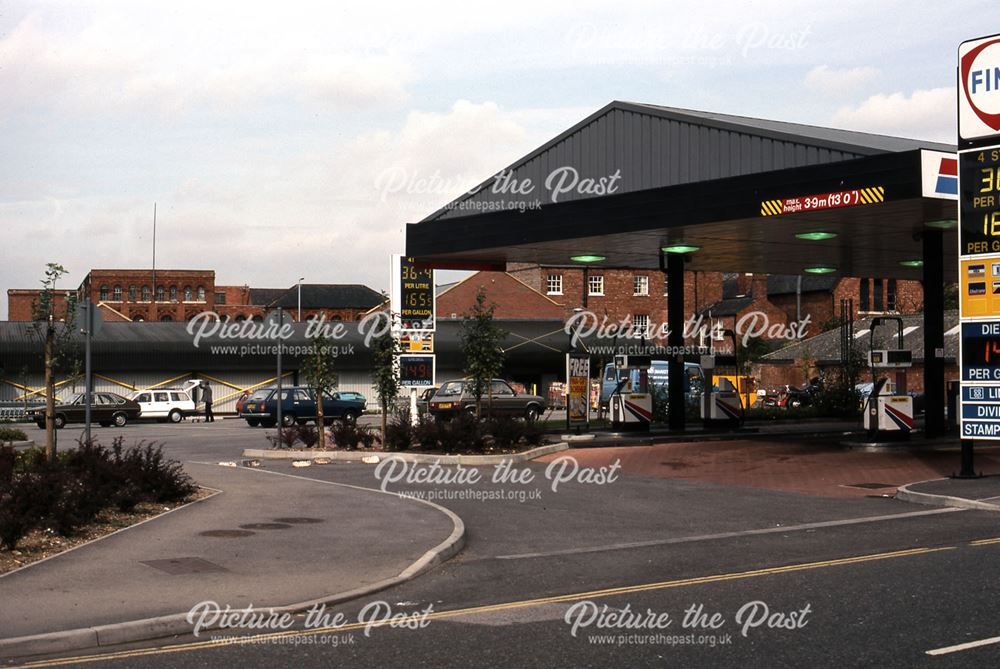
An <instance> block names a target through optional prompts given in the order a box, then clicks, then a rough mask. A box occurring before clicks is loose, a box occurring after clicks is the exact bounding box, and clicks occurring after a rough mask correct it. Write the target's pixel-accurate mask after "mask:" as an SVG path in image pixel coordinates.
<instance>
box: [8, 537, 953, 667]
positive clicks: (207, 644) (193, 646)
mask: <svg viewBox="0 0 1000 669" xmlns="http://www.w3.org/2000/svg"><path fill="white" fill-rule="evenodd" d="M955 548H957V546H944V547H940V548H911V549H908V550H901V551H892V552H889V553H875V554H871V555H858V556H854V557H847V558H838V559H835V560H823V561H820V562H805V563H801V564H792V565H786V566H784V567H769V568H765V569H754V570H751V571H741V572H732V573H727V574H715V575H711V576H696V577H693V578H682V579H676V580H672V581H660V582H658V583H645V584H642V585H632V586H625V587H619V588H605V589H603V590H591V591H588V592H577V593H572V594H566V595H554V596H551V597H540V598H537V599H526V600H521V601H516V602H504V603H501V604H486V605H483V606H473V607H468V608H464V609H455V610H452V611H439V612H437V613H431V614H429V615H428V616H427V619H428V620H440V619H444V618H455V617H459V616H465V615H470V614H476V613H490V612H493V611H505V610H510V609H519V608H525V607H529V606H539V605H542V604H557V603H563V602H572V601H578V600H584V599H594V598H600V597H611V596H616V595H623V594H629V593H635V592H649V591H653V590H665V589H668V588H680V587H686V586H691V585H702V584H705V583H718V582H720V581H736V580H741V579H746V578H756V577H758V576H771V575H774V574H787V573H792V572H796V571H807V570H811V569H822V568H825V567H839V566H844V565H851V564H860V563H863V562H873V561H876V560H890V559H894V558H900V557H909V556H913V555H927V554H930V553H938V552H941V551H949V550H955ZM366 626H367V623H351V624H348V625H344V626H341V627H322V628H316V629H309V630H289V631H286V632H274V633H270V634H256V635H252V636H248V637H246V638H245V640H243V639H236V640H227V641H226V642H224V643H220V642H215V641H196V642H193V643H185V644H177V645H173V646H160V647H157V648H145V649H140V650H128V651H119V652H113V653H102V654H99V655H82V656H79V657H70V658H61V659H55V660H41V661H38V662H30V663H28V664H23V665H19V666H21V667H57V666H62V665H66V664H74V663H87V662H100V661H104V660H121V659H127V658H132V657H144V656H149V655H165V654H168V653H182V652H188V651H195V650H205V649H208V648H225V647H228V646H240V645H247V644H250V643H253V644H255V645H256V644H260V643H261V642H262V641H264V640H268V639H281V638H291V637H305V636H314V635H317V634H330V633H338V632H349V631H351V630H356V629H361V628H364V627H366ZM381 626H382V625H375V626H374V627H381ZM212 632H213V633H215V634H224V633H225V632H226V630H212Z"/></svg>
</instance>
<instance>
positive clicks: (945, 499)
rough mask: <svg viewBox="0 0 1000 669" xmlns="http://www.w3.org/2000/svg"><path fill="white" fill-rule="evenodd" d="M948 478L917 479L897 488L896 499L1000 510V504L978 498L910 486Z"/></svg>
mask: <svg viewBox="0 0 1000 669" xmlns="http://www.w3.org/2000/svg"><path fill="white" fill-rule="evenodd" d="M944 480H946V479H929V480H927V481H917V482H915V483H907V484H906V485H903V486H900V487H899V488H897V489H896V499H899V500H902V501H904V502H910V503H913V504H926V505H929V506H950V507H955V508H957V509H976V510H979V511H1000V506H998V505H996V504H990V503H989V502H982V501H979V500H976V499H966V498H964V497H955V496H953V495H935V494H932V493H929V492H917V491H915V490H911V489H910V486H913V485H920V484H921V483H930V482H931V481H944Z"/></svg>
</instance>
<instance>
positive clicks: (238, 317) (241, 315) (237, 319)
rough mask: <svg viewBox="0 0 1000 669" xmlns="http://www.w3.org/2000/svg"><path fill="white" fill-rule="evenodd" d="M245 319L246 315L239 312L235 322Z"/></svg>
mask: <svg viewBox="0 0 1000 669" xmlns="http://www.w3.org/2000/svg"><path fill="white" fill-rule="evenodd" d="M246 319H247V317H246V316H244V315H243V314H240V315H239V316H237V317H236V322H237V323H242V322H243V321H245V320H246Z"/></svg>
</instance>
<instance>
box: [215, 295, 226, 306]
mask: <svg viewBox="0 0 1000 669" xmlns="http://www.w3.org/2000/svg"><path fill="white" fill-rule="evenodd" d="M215 303H216V304H225V303H226V294H225V293H216V294H215Z"/></svg>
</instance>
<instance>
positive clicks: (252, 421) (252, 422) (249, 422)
mask: <svg viewBox="0 0 1000 669" xmlns="http://www.w3.org/2000/svg"><path fill="white" fill-rule="evenodd" d="M247 425H249V426H250V427H257V426H258V425H260V419H258V418H247Z"/></svg>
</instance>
